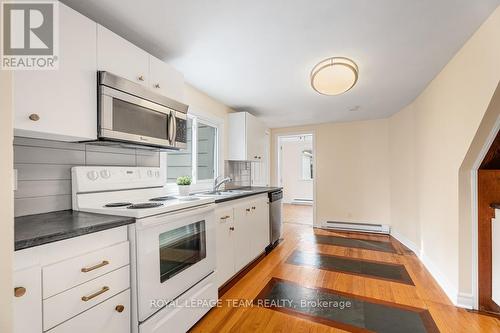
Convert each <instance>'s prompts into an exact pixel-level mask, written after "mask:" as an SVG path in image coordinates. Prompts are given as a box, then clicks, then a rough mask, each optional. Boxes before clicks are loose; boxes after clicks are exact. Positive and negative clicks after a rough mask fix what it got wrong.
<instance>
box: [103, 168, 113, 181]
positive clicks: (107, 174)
mask: <svg viewBox="0 0 500 333" xmlns="http://www.w3.org/2000/svg"><path fill="white" fill-rule="evenodd" d="M101 177H102V178H104V179H108V178H109V177H111V172H109V170H106V169H104V170H101Z"/></svg>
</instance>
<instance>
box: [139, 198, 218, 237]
mask: <svg viewBox="0 0 500 333" xmlns="http://www.w3.org/2000/svg"><path fill="white" fill-rule="evenodd" d="M214 206H215V204H214V203H209V204H206V205H203V206H198V207H193V208H188V209H183V210H182V211H181V212H179V213H175V212H173V213H168V216H165V215H163V214H161V215H158V216H151V217H147V218H144V219H140V220H138V221H137V222H136V223H135V224H136V229H137V230H144V229H149V228H153V227H157V226H159V225H163V224H169V223H171V221H172V220H179V219H183V218H185V217H188V216H191V215H200V214H204V213H207V212H210V211H211V210H213V209H214ZM165 220H168V221H167V222H165Z"/></svg>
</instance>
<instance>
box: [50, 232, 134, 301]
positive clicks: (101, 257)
mask: <svg viewBox="0 0 500 333" xmlns="http://www.w3.org/2000/svg"><path fill="white" fill-rule="evenodd" d="M128 264H129V242H122V243H119V244H116V245H113V246H110V247H106V248H103V249H100V250H97V251H93V252H90V253H86V254H84V255H81V256H78V257H74V258H71V259H68V260H64V261H61V262H58V263H56V264H52V265H48V266H45V267H43V298H44V299H46V298H49V297H51V296H54V295H56V294H58V293H60V292H63V291H65V290H68V289H70V288H73V287H74V286H77V285H79V284H82V283H84V282H87V281H90V280H92V279H95V278H96V277H99V276H101V275H103V274H106V273H109V272H111V271H114V270H115V269H117V268H120V267H123V266H125V265H128Z"/></svg>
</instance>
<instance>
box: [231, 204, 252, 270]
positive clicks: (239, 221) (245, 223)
mask: <svg viewBox="0 0 500 333" xmlns="http://www.w3.org/2000/svg"><path fill="white" fill-rule="evenodd" d="M251 214H252V213H251V206H250V202H243V203H240V204H238V205H236V206H235V207H234V236H235V237H234V244H235V245H234V253H235V254H234V270H235V272H238V271H240V270H241V269H242V268H243V267H245V266H246V265H247V264H248V263H249V262H250V260H251V252H250V238H251V237H252V235H251V229H250V228H249V220H250V216H251Z"/></svg>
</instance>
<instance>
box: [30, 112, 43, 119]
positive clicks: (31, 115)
mask: <svg viewBox="0 0 500 333" xmlns="http://www.w3.org/2000/svg"><path fill="white" fill-rule="evenodd" d="M29 118H30V120H33V121H39V120H40V116H39V115H38V114H36V113H32V114H30V116H29Z"/></svg>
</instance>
